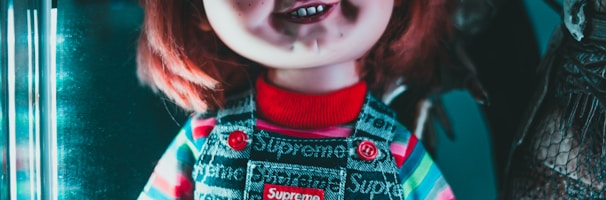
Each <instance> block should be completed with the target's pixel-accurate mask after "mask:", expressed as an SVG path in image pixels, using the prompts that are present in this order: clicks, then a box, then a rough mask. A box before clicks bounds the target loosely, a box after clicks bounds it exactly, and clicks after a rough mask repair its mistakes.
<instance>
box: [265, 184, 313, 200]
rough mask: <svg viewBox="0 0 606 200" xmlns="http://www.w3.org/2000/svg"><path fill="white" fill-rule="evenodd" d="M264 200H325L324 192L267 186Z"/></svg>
mask: <svg viewBox="0 0 606 200" xmlns="http://www.w3.org/2000/svg"><path fill="white" fill-rule="evenodd" d="M263 200H324V190H321V189H315V188H302V187H293V186H284V185H273V184H265V185H264V186H263Z"/></svg>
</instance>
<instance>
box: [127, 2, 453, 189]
mask: <svg viewBox="0 0 606 200" xmlns="http://www.w3.org/2000/svg"><path fill="white" fill-rule="evenodd" d="M451 2H452V0H143V1H142V2H141V3H142V5H143V7H144V10H145V21H144V25H143V31H142V34H141V37H140V40H139V48H138V70H137V72H138V75H139V78H140V80H141V81H142V82H143V83H144V84H146V85H149V86H150V87H151V88H152V89H154V90H155V91H158V92H161V94H163V95H165V96H166V97H168V98H169V99H171V100H172V101H174V103H175V104H177V105H178V106H179V107H181V108H183V109H184V110H187V111H192V112H193V113H194V114H192V115H191V117H190V119H189V120H188V122H187V123H186V124H185V125H184V126H183V128H182V129H181V131H180V132H179V133H178V134H177V135H176V137H175V139H174V140H173V141H172V143H171V144H170V146H169V147H168V149H167V150H166V152H165V153H164V155H163V156H162V158H161V159H160V161H159V162H158V164H157V166H156V167H155V169H154V172H153V173H152V175H151V177H150V179H149V181H148V183H147V185H146V186H145V188H144V189H143V192H142V193H141V195H140V197H139V199H327V200H329V199H330V200H332V199H454V197H453V193H452V191H451V189H450V186H449V185H448V183H447V182H446V180H445V179H444V177H443V176H442V173H441V172H440V170H439V168H438V167H437V166H436V165H435V164H434V162H433V160H432V158H431V157H430V156H429V155H428V154H427V152H426V151H425V149H424V147H423V146H422V144H421V142H420V141H418V139H417V138H416V137H415V136H414V135H413V134H411V133H410V131H408V129H407V128H406V127H405V126H403V125H401V124H400V123H398V122H397V121H396V120H395V119H396V116H395V113H394V112H393V111H392V110H391V109H389V107H387V106H386V105H385V104H384V103H383V101H382V100H383V97H387V96H390V94H392V93H393V92H394V91H397V89H395V88H398V86H400V85H402V84H404V83H411V84H415V85H423V84H431V83H429V82H430V81H429V79H427V77H430V75H431V72H432V70H433V66H435V65H437V63H438V61H439V60H440V58H442V57H443V56H442V55H443V53H441V49H440V46H441V45H442V43H443V42H444V40H445V37H446V36H447V35H448V29H449V27H450V11H451V5H449V4H451Z"/></svg>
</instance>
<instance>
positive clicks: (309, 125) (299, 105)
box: [256, 76, 366, 129]
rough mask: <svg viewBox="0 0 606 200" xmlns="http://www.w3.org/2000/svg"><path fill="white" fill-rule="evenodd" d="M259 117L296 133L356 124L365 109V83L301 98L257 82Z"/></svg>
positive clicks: (263, 82)
mask: <svg viewBox="0 0 606 200" xmlns="http://www.w3.org/2000/svg"><path fill="white" fill-rule="evenodd" d="M256 84H257V96H256V98H257V113H258V115H259V117H261V118H262V119H264V120H267V121H269V122H271V123H274V124H276V125H280V126H284V127H289V128H296V129H317V128H326V127H329V126H336V125H341V124H345V123H348V122H352V121H354V120H355V119H356V118H357V117H358V115H359V113H360V110H361V109H362V104H364V99H365V95H366V83H364V82H362V81H361V82H359V83H357V84H355V85H352V86H349V87H347V88H344V89H341V90H339V91H335V92H332V93H328V94H322V95H309V94H300V93H295V92H291V91H287V90H284V89H281V88H278V87H276V86H274V85H270V84H269V83H267V81H266V80H265V78H264V76H260V77H259V78H258V79H257V83H256Z"/></svg>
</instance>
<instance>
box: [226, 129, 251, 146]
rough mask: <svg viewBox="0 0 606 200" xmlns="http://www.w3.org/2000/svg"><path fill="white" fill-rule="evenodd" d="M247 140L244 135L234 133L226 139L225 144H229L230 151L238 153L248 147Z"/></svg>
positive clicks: (239, 132)
mask: <svg viewBox="0 0 606 200" xmlns="http://www.w3.org/2000/svg"><path fill="white" fill-rule="evenodd" d="M247 140H248V136H247V135H246V133H244V132H242V131H234V132H232V133H231V134H229V136H228V137H227V144H229V146H230V147H231V148H232V149H234V150H236V151H240V150H242V149H244V148H246V145H248V141H247Z"/></svg>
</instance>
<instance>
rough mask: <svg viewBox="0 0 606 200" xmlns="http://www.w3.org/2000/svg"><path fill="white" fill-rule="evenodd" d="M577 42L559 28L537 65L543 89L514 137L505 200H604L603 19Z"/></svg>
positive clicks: (605, 54)
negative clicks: (552, 43) (540, 69)
mask: <svg viewBox="0 0 606 200" xmlns="http://www.w3.org/2000/svg"><path fill="white" fill-rule="evenodd" d="M591 17H592V18H590V20H589V22H590V23H589V24H591V26H592V27H591V30H592V31H591V32H588V31H586V32H584V38H583V39H582V40H581V42H579V41H577V39H578V38H577V37H576V36H575V35H574V34H568V33H567V32H565V30H564V29H561V30H560V33H561V34H559V36H560V37H556V38H555V39H554V41H555V43H554V46H552V47H551V48H552V49H551V50H550V52H549V53H548V55H547V56H546V58H545V60H544V62H543V66H542V67H543V68H542V72H541V73H543V74H544V75H545V82H544V85H543V88H542V89H541V90H540V91H539V93H538V95H537V101H536V102H535V103H536V104H535V106H534V107H533V109H532V110H531V112H530V115H529V120H527V121H528V123H527V124H526V126H524V127H523V128H524V129H523V132H522V134H521V135H520V136H519V138H518V140H517V143H516V145H517V146H515V150H514V153H513V157H512V160H511V165H510V168H509V174H508V177H509V179H508V181H507V183H506V188H505V191H503V195H506V196H505V198H506V199H605V198H606V137H605V133H606V107H605V106H606V37H604V34H602V32H604V31H606V25H605V24H606V23H604V19H606V18H605V16H602V15H601V14H595V13H594V14H593V16H591Z"/></svg>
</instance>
